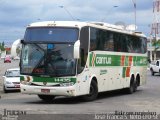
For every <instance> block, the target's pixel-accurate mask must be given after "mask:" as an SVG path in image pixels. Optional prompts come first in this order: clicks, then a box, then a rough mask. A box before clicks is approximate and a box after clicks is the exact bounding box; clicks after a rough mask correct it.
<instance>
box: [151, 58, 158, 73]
mask: <svg viewBox="0 0 160 120" xmlns="http://www.w3.org/2000/svg"><path fill="white" fill-rule="evenodd" d="M150 71H151V74H152V75H154V74H155V73H159V74H160V60H156V61H153V62H151V64H150Z"/></svg>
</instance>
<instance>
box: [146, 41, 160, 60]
mask: <svg viewBox="0 0 160 120" xmlns="http://www.w3.org/2000/svg"><path fill="white" fill-rule="evenodd" d="M158 47H159V49H157V51H156V59H160V46H158ZM147 51H148V58H149V59H150V60H151V61H152V60H154V51H155V47H154V46H153V45H152V38H147Z"/></svg>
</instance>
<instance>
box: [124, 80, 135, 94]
mask: <svg viewBox="0 0 160 120" xmlns="http://www.w3.org/2000/svg"><path fill="white" fill-rule="evenodd" d="M126 90H127V93H128V94H132V93H133V92H135V91H136V90H137V85H136V82H135V81H134V78H131V81H130V86H129V88H127V89H126Z"/></svg>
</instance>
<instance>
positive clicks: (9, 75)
mask: <svg viewBox="0 0 160 120" xmlns="http://www.w3.org/2000/svg"><path fill="white" fill-rule="evenodd" d="M3 80H4V81H3V90H4V92H5V93H7V92H8V91H9V90H20V69H19V68H14V69H7V70H6V72H5V75H4V76H3Z"/></svg>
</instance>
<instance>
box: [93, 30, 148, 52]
mask: <svg viewBox="0 0 160 120" xmlns="http://www.w3.org/2000/svg"><path fill="white" fill-rule="evenodd" d="M93 50H104V51H115V52H131V53H146V50H147V48H146V39H145V38H142V37H137V36H132V35H128V34H123V33H117V32H112V31H107V30H102V29H97V28H91V30H90V51H93Z"/></svg>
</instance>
